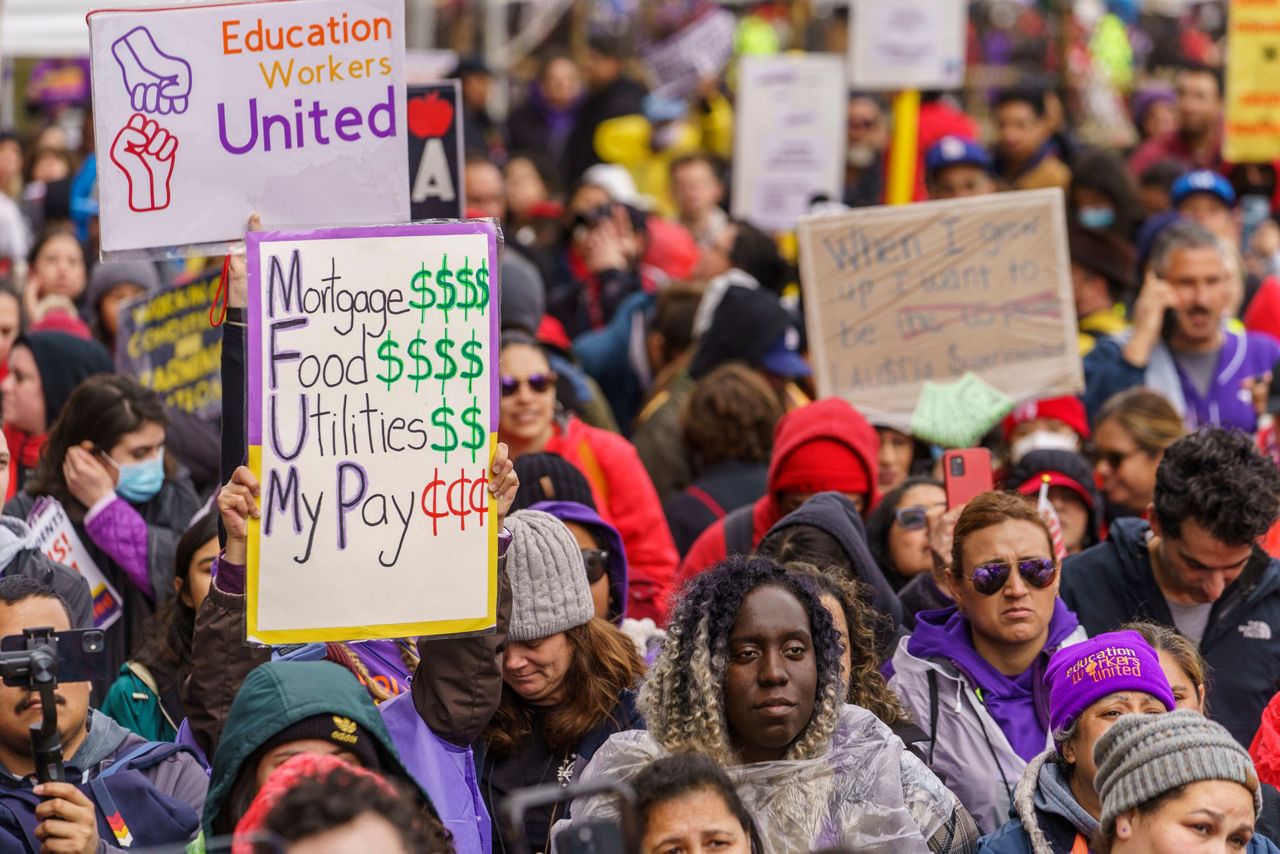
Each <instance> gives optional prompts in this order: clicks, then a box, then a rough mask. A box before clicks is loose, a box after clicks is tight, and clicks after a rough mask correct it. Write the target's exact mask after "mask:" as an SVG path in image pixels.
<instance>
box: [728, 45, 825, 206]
mask: <svg viewBox="0 0 1280 854" xmlns="http://www.w3.org/2000/svg"><path fill="white" fill-rule="evenodd" d="M739 73H740V75H741V81H740V83H739V85H738V105H737V113H736V125H735V126H734V143H733V146H734V155H733V215H734V216H735V217H737V218H739V219H745V220H747V221H749V222H750V223H751V224H753V225H755V226H758V227H759V228H762V229H764V230H765V231H774V232H779V231H790V230H791V229H793V228H795V225H796V221H797V220H798V219H799V218H800V217H801V216H803V215H805V214H806V213H808V211H809V207H810V205H811V203H812V202H813V200H814V198H815V197H817V196H823V197H825V198H827V199H835V200H838V199H839V198H840V196H841V194H842V192H843V187H842V184H843V181H844V163H845V138H846V130H845V112H846V107H845V105H846V101H847V92H846V90H845V83H844V63H843V62H842V61H841V60H840V58H839V57H835V56H823V55H821V54H802V55H787V56H772V57H754V56H753V57H744V58H743V60H742V64H741V65H740V66H739Z"/></svg>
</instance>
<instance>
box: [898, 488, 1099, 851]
mask: <svg viewBox="0 0 1280 854" xmlns="http://www.w3.org/2000/svg"><path fill="white" fill-rule="evenodd" d="M1059 570H1060V566H1059V563H1058V561H1057V559H1056V558H1055V557H1054V551H1053V541H1052V538H1051V537H1050V535H1049V529H1048V527H1046V525H1045V522H1044V519H1042V518H1041V517H1040V514H1039V513H1037V512H1036V510H1035V507H1034V505H1032V504H1031V503H1030V502H1028V501H1027V500H1026V499H1024V498H1021V497H1019V496H1016V495H1010V494H1007V493H1002V492H988V493H985V494H983V495H979V496H978V497H977V498H974V499H973V500H972V501H970V502H968V504H967V505H966V506H965V508H964V510H963V511H962V512H961V513H960V517H959V519H958V520H957V522H956V526H955V532H954V540H953V543H952V556H951V568H950V570H949V572H948V573H947V574H946V576H945V577H946V583H947V586H948V588H949V590H950V593H951V596H952V598H953V599H954V600H955V603H956V604H955V605H954V606H952V607H950V608H945V609H942V610H937V611H925V612H923V613H920V614H918V615H917V616H916V619H917V622H916V630H915V633H914V634H913V635H911V637H909V638H905V639H903V641H902V642H901V643H900V644H899V646H898V650H897V652H896V653H895V655H894V657H893V661H892V666H893V671H894V673H893V677H892V679H890V682H889V686H890V687H891V688H893V689H894V690H895V691H897V692H898V695H899V696H900V697H901V698H902V701H903V703H904V704H905V705H906V706H907V708H908V709H909V710H910V712H911V714H912V716H913V718H914V719H915V721H916V723H917V725H918V726H920V728H921V729H923V730H925V731H926V732H928V733H929V736H930V744H929V748H928V750H929V756H930V765H931V767H932V768H933V769H934V770H935V771H937V772H938V773H939V774H940V775H941V776H943V777H944V778H945V779H946V780H947V783H948V785H949V786H950V787H951V789H952V791H954V792H955V793H956V796H957V797H959V798H960V801H961V803H963V804H964V805H965V808H966V809H968V810H969V812H970V814H971V815H972V816H973V818H974V821H976V822H977V823H978V827H979V828H981V829H982V831H983V832H984V833H991V832H993V831H995V830H996V829H997V828H999V827H1000V825H1001V824H1003V823H1004V822H1005V821H1006V820H1008V818H1009V806H1010V804H1011V803H1012V802H1013V789H1014V787H1015V786H1016V785H1017V782H1018V778H1019V777H1020V776H1021V774H1022V770H1023V768H1025V767H1026V764H1027V762H1029V761H1030V760H1031V759H1033V758H1034V757H1036V756H1037V755H1039V754H1040V753H1042V752H1043V751H1044V750H1045V748H1046V747H1047V746H1049V745H1050V743H1051V742H1050V739H1049V720H1048V718H1047V714H1046V709H1047V708H1048V704H1047V697H1046V696H1045V693H1044V688H1043V686H1042V684H1041V677H1042V676H1043V674H1044V670H1045V666H1046V664H1047V663H1048V661H1049V658H1050V657H1051V656H1052V655H1053V653H1054V652H1055V651H1057V649H1058V648H1059V647H1062V646H1066V645H1069V644H1072V643H1076V642H1078V641H1080V640H1083V639H1084V638H1085V637H1086V635H1085V632H1084V629H1083V628H1082V627H1081V626H1080V624H1079V622H1078V621H1077V619H1076V616H1075V614H1073V613H1071V611H1070V610H1068V609H1067V607H1066V605H1064V604H1063V603H1062V601H1061V600H1060V599H1059V598H1058V581H1059V577H1060V571H1059Z"/></svg>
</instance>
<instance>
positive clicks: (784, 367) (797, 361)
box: [760, 326, 813, 379]
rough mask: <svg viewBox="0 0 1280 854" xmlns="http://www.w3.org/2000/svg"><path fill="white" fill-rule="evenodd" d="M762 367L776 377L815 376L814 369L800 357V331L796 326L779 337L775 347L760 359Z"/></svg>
mask: <svg viewBox="0 0 1280 854" xmlns="http://www.w3.org/2000/svg"><path fill="white" fill-rule="evenodd" d="M760 367H762V368H764V369H765V370H766V371H768V372H769V373H771V374H773V375H774V376H775V377H785V378H787V379H797V378H799V377H807V376H811V375H812V374H813V368H811V367H809V363H808V362H806V361H805V360H804V356H801V355H800V330H798V329H796V328H795V327H794V326H792V327H789V328H788V329H787V331H786V332H784V333H782V334H781V335H779V336H778V340H777V341H774V342H773V346H772V347H770V348H769V350H768V352H767V353H765V354H764V356H762V357H761V358H760Z"/></svg>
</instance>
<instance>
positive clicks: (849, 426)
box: [677, 397, 880, 583]
mask: <svg viewBox="0 0 1280 854" xmlns="http://www.w3.org/2000/svg"><path fill="white" fill-rule="evenodd" d="M814 439H834V440H835V441H837V442H841V443H842V444H845V445H847V446H848V447H849V449H850V450H851V451H853V453H854V454H855V455H856V456H857V457H858V458H859V459H860V460H861V461H862V464H863V466H864V467H865V468H866V471H867V478H868V480H869V482H870V484H871V494H870V495H869V496H868V498H869V500H868V501H867V504H866V507H865V509H864V511H863V515H864V516H865V515H866V514H867V513H870V512H871V508H872V507H874V506H875V504H876V501H877V500H878V499H879V497H880V496H879V494H878V493H877V491H876V484H877V483H878V482H879V480H880V477H879V472H880V464H879V457H880V437H879V436H878V435H876V431H875V428H873V427H872V426H871V425H870V424H868V423H867V419H865V418H863V417H862V415H861V413H859V412H858V410H856V409H854V408H853V407H852V406H850V405H849V404H848V403H846V402H845V401H844V400H841V399H839V398H834V397H828V398H825V399H823V400H819V401H815V402H814V403H811V404H809V405H808V406H802V407H800V408H799V409H793V410H791V411H790V412H788V413H787V414H786V415H783V416H782V418H781V419H779V421H778V426H777V427H776V428H774V431H773V458H772V459H771V460H770V461H769V484H768V491H767V492H765V494H764V495H763V496H762V497H761V498H759V499H758V500H757V501H756V503H755V504H753V505H751V547H752V548H755V547H756V546H758V545H760V541H761V540H763V539H764V535H765V534H767V533H768V532H769V529H770V528H772V527H773V526H774V524H776V523H777V522H778V520H779V519H781V518H782V515H783V514H782V510H781V508H779V507H778V502H777V499H776V497H775V489H774V484H775V483H776V482H777V480H778V475H779V472H781V471H782V470H783V469H784V468H785V467H786V462H787V457H788V456H789V455H790V454H791V453H792V452H793V451H795V449H796V448H798V447H800V446H801V445H803V444H805V443H807V442H811V441H813V440H814ZM743 509H745V508H743ZM735 512H740V511H735ZM727 518H729V517H725V519H727ZM725 519H720V520H718V521H716V522H715V523H714V524H713V525H712V526H711V527H710V528H707V530H705V531H703V532H702V534H701V536H699V537H698V539H696V540H694V541H693V546H691V547H690V549H689V553H688V554H687V555H685V558H684V562H683V563H682V564H680V571H679V573H678V574H677V575H678V578H679V580H680V582H681V583H683V582H684V581H686V580H688V579H690V578H692V577H693V576H695V575H697V574H698V573H700V572H702V571H703V570H706V569H710V568H711V567H713V566H715V565H716V564H717V563H719V562H720V561H722V560H724V559H725V557H726V556H727V552H728V547H727V546H726V543H725Z"/></svg>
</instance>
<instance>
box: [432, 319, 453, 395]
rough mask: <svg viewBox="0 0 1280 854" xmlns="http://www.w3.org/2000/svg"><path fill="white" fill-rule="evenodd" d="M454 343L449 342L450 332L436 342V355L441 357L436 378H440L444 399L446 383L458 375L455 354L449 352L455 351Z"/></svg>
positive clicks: (446, 332)
mask: <svg viewBox="0 0 1280 854" xmlns="http://www.w3.org/2000/svg"><path fill="white" fill-rule="evenodd" d="M453 344H454V342H453V341H450V340H449V330H448V329H446V330H445V331H444V337H443V338H441V339H440V340H438V341H436V355H437V356H439V357H440V362H439V365H438V366H437V370H436V376H438V377H439V378H440V396H441V397H444V381H445V380H451V379H453V378H454V377H455V376H457V375H458V363H457V362H455V361H454V359H453V354H452V353H450V352H449V351H450V350H452V349H453Z"/></svg>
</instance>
